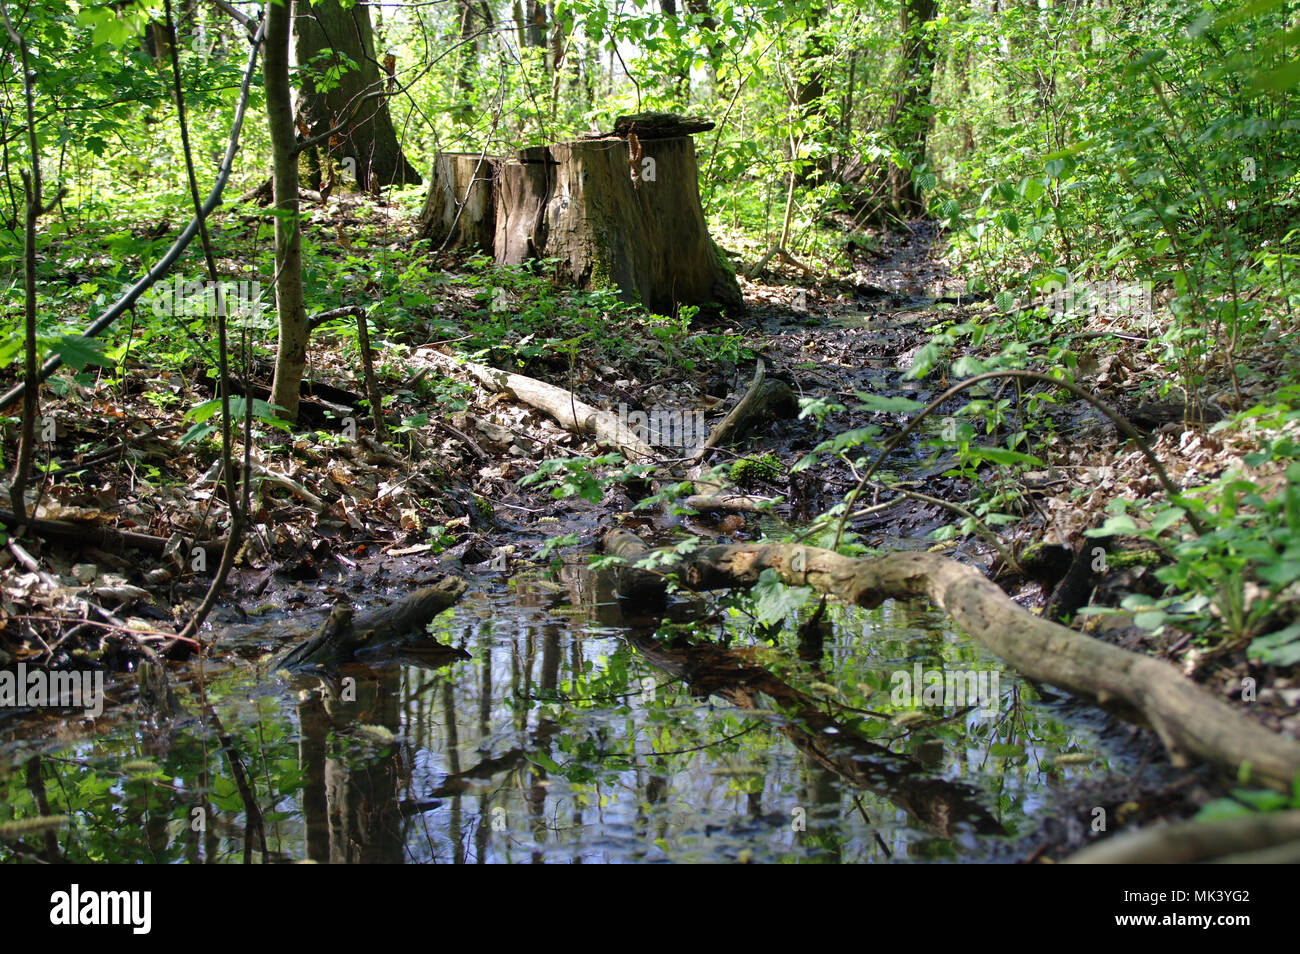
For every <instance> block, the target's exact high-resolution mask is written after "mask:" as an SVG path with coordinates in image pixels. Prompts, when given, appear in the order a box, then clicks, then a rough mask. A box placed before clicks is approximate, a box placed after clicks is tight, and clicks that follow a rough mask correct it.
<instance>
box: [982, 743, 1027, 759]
mask: <svg viewBox="0 0 1300 954" xmlns="http://www.w3.org/2000/svg"><path fill="white" fill-rule="evenodd" d="M1024 754H1025V750H1024V748H1023V747H1022V746H1019V745H1008V744H1007V743H1005V742H994V743H993V744H992V745H990V746H989V755H995V756H997V757H998V758H1002V759H1017V758H1020V756H1022V755H1024Z"/></svg>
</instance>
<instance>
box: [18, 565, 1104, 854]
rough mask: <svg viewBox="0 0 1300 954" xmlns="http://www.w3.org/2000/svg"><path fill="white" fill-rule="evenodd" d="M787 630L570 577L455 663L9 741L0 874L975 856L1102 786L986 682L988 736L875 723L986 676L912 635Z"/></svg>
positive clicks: (467, 631)
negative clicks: (237, 864)
mask: <svg viewBox="0 0 1300 954" xmlns="http://www.w3.org/2000/svg"><path fill="white" fill-rule="evenodd" d="M806 615H807V614H805V617H806ZM797 629H798V620H797V619H795V618H794V617H793V616H792V617H791V618H790V620H789V621H788V625H786V626H784V627H781V628H779V630H778V631H777V632H775V633H774V634H773V635H774V642H769V641H767V640H764V639H756V638H754V635H753V631H754V630H753V624H752V621H751V620H749V619H748V618H747V617H746V616H745V615H744V614H743V613H742V612H740V611H738V610H737V609H735V608H733V607H730V606H728V605H726V604H725V603H723V602H705V601H702V600H698V601H681V602H678V603H675V604H672V605H670V606H668V607H665V608H664V615H663V616H662V617H659V616H656V617H649V618H645V617H643V618H639V619H632V618H625V617H624V616H623V609H622V607H620V605H619V604H618V602H617V601H616V600H615V599H613V596H612V593H610V592H609V589H608V584H607V583H606V582H605V581H604V580H603V579H602V578H601V577H599V576H598V575H593V574H592V573H590V572H589V571H588V570H587V569H586V568H585V567H580V566H567V567H565V568H563V569H562V570H561V571H560V572H559V573H558V574H556V575H554V576H551V577H545V576H542V577H537V578H532V579H529V578H521V577H517V578H515V579H513V580H510V581H505V582H500V581H484V582H483V583H481V584H480V585H478V586H476V587H474V588H472V590H471V592H470V593H468V594H467V596H466V597H465V599H464V600H463V601H462V603H461V604H460V605H459V606H458V607H456V609H455V610H454V611H453V612H449V613H446V614H444V615H443V617H441V618H440V619H439V620H438V621H437V622H436V623H435V624H434V630H433V632H432V635H433V636H434V637H435V638H437V639H438V640H439V641H440V642H442V643H444V644H447V645H456V644H460V645H463V646H464V647H465V648H466V649H467V650H468V652H469V654H470V658H468V659H462V660H460V661H449V658H450V657H447V656H442V657H437V658H435V659H433V660H430V659H428V658H425V659H421V658H403V659H400V660H398V661H395V662H393V663H391V664H388V665H386V666H383V667H379V668H371V667H366V666H359V665H354V666H350V667H347V668H345V669H344V670H342V671H340V672H338V673H334V674H332V675H330V676H328V677H314V676H313V677H296V678H295V679H294V680H292V681H284V680H283V678H278V679H277V678H276V677H274V676H271V675H268V674H265V673H262V672H260V671H259V670H258V669H257V668H256V667H255V666H253V665H251V664H248V663H245V662H242V661H240V660H239V659H238V657H235V656H233V655H232V656H231V657H230V658H229V659H227V660H225V661H224V662H223V663H221V664H218V665H216V667H215V668H214V666H213V664H212V663H209V664H207V666H208V668H207V671H205V672H204V673H203V674H202V678H200V677H199V674H198V673H197V671H194V672H191V673H190V676H189V678H187V679H186V680H185V681H183V682H182V683H180V684H175V685H173V686H172V690H173V694H174V698H175V700H176V703H177V711H176V714H175V715H174V717H172V718H170V719H161V720H160V719H158V718H157V717H156V714H155V715H154V716H151V717H149V718H146V717H145V714H143V713H141V712H139V711H137V709H136V708H135V706H134V705H125V704H124V705H119V706H117V707H115V708H114V709H113V710H112V711H111V713H110V714H109V715H108V716H107V717H105V718H102V719H101V720H99V722H98V723H96V724H95V725H93V726H91V725H89V724H86V723H82V724H79V725H78V724H70V723H65V722H61V721H59V720H55V719H53V718H45V719H40V718H38V719H36V720H35V721H33V720H25V721H22V722H21V723H14V722H12V721H11V722H10V724H8V725H5V726H3V727H2V728H3V731H4V733H5V735H4V737H3V739H2V740H0V791H3V792H4V794H5V798H4V803H3V805H2V806H0V821H6V822H7V821H9V820H12V819H18V820H25V822H24V823H25V824H27V825H28V826H30V827H29V829H23V828H22V824H21V823H20V824H17V825H14V824H8V825H0V830H2V831H4V832H5V835H4V837H3V838H0V860H40V861H59V860H67V861H89V860H109V861H151V862H175V861H188V862H227V861H243V860H251V861H261V860H267V861H312V862H321V863H325V862H330V863H373V862H394V863H396V862H407V861H412V862H434V863H452V864H464V863H488V862H532V863H543V862H570V863H572V862H626V861H748V860H752V861H756V862H771V861H797V862H810V861H816V862H889V861H907V860H917V861H919V860H931V859H962V858H982V857H986V856H987V854H988V852H989V851H990V850H991V848H990V846H991V845H993V844H995V843H996V841H997V840H998V839H999V838H1002V837H1004V836H1005V835H1007V834H1014V833H1015V832H1016V831H1017V830H1018V829H1019V828H1020V827H1022V826H1023V824H1024V821H1025V819H1026V818H1027V817H1028V816H1032V815H1033V814H1035V813H1036V812H1039V811H1041V810H1042V809H1043V805H1044V801H1045V798H1046V796H1047V794H1048V792H1049V790H1050V788H1052V787H1053V786H1060V785H1065V784H1070V783H1072V782H1073V780H1075V779H1078V778H1082V777H1086V775H1087V774H1088V773H1090V772H1092V771H1097V770H1104V769H1105V767H1106V762H1105V759H1104V758H1102V757H1100V756H1098V758H1096V759H1094V760H1093V762H1092V763H1091V765H1089V764H1087V763H1077V764H1070V765H1068V766H1065V767H1061V766H1056V767H1053V766H1051V765H1048V764H1047V762H1046V758H1047V757H1048V756H1052V755H1057V754H1061V753H1067V752H1078V751H1085V752H1088V753H1095V752H1097V751H1098V750H1097V742H1096V740H1095V739H1094V738H1093V737H1092V736H1091V734H1090V733H1089V732H1088V731H1086V730H1084V729H1081V728H1078V727H1073V728H1067V727H1066V726H1064V725H1062V724H1061V722H1060V721H1059V720H1058V719H1057V718H1056V716H1055V713H1054V712H1053V711H1052V709H1051V707H1050V706H1047V705H1044V704H1043V703H1042V702H1040V701H1037V696H1036V694H1035V693H1034V692H1033V690H1032V689H1030V688H1029V687H1027V686H1025V685H1024V684H1023V683H1021V682H1020V681H1019V680H1017V679H1016V678H1014V677H1013V676H1012V675H1011V674H1010V673H1006V672H1003V673H1001V687H1002V697H1001V699H1000V700H999V702H998V705H997V707H996V711H997V717H996V721H994V722H990V721H989V720H987V719H984V718H982V717H981V716H980V715H979V714H978V713H977V712H975V711H973V707H969V706H968V707H965V708H947V709H939V710H927V711H926V712H924V713H923V714H922V716H920V717H916V720H915V721H912V722H907V723H906V724H901V723H900V721H899V720H898V718H897V717H898V715H899V710H898V708H897V707H895V706H894V705H893V704H892V703H891V700H890V673H891V672H893V671H896V670H899V669H911V668H912V666H913V664H914V663H916V662H920V663H922V664H923V665H924V666H925V667H927V668H929V667H945V666H946V667H949V668H952V667H963V668H968V669H969V668H980V667H989V666H996V665H997V663H996V662H995V661H994V660H993V659H991V658H990V657H987V656H985V655H984V654H983V653H982V651H981V650H979V649H978V647H975V646H974V645H973V644H971V643H970V641H969V640H966V639H963V638H960V637H958V636H956V635H954V634H953V633H951V632H950V631H949V630H947V629H946V628H945V626H944V623H943V620H942V618H941V617H939V616H937V615H936V614H934V613H932V612H930V611H928V610H925V609H920V608H917V607H914V606H908V605H903V604H897V603H890V604H886V605H885V606H884V607H881V608H880V609H877V610H872V611H858V610H848V609H844V608H836V607H833V606H832V607H830V608H829V609H828V610H827V614H826V625H825V626H824V627H822V628H821V630H820V631H816V632H814V631H810V630H807V629H805V631H804V632H803V633H802V636H801V634H800V633H799V632H798V631H797ZM819 644H820V645H819ZM117 692H118V695H119V698H120V699H121V700H122V701H123V702H125V701H126V700H128V699H130V698H132V697H133V696H134V692H133V688H132V686H131V685H128V684H123V685H121V686H118V687H117ZM909 718H910V717H909ZM42 816H44V817H53V816H64V818H65V821H64V824H63V825H62V826H61V827H41V826H40V825H38V824H37V823H35V822H33V821H32V819H36V818H39V817H42Z"/></svg>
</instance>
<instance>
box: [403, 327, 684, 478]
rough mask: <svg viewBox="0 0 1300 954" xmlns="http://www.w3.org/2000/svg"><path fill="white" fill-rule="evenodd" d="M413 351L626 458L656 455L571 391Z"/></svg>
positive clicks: (624, 427)
mask: <svg viewBox="0 0 1300 954" xmlns="http://www.w3.org/2000/svg"><path fill="white" fill-rule="evenodd" d="M417 354H418V355H419V356H421V357H423V358H425V359H427V360H429V361H431V362H433V363H434V364H435V365H437V367H438V368H439V369H440V370H442V371H450V372H452V373H455V374H458V375H460V376H465V377H469V378H471V379H473V380H474V381H476V382H478V383H479V384H480V385H482V386H483V387H485V388H487V389H488V390H489V391H493V392H500V393H505V394H509V395H511V396H512V397H514V398H515V399H516V400H518V401H522V402H523V403H525V404H527V405H528V406H529V407H535V408H537V409H538V410H539V411H545V412H546V413H547V414H549V415H550V416H551V417H553V418H554V419H555V420H556V421H557V422H559V424H560V426H561V427H563V428H564V429H565V430H567V431H570V432H571V433H574V434H586V435H590V436H594V437H595V438H596V439H597V440H599V441H603V442H605V443H606V444H609V445H611V446H613V447H614V448H616V449H617V450H618V451H620V452H621V453H622V454H623V455H624V456H625V457H627V458H628V459H630V460H638V461H653V460H656V459H657V458H658V455H657V454H656V453H655V451H654V449H653V448H652V447H650V446H649V445H648V444H646V443H644V442H643V441H641V440H640V439H639V438H638V437H637V436H636V434H635V433H633V432H632V431H631V430H630V429H629V428H628V427H627V425H626V424H624V423H623V422H622V421H620V420H619V418H618V415H616V414H613V413H611V412H610V411H602V410H601V409H600V408H596V407H592V406H591V405H590V404H587V403H585V402H583V401H580V400H578V398H577V397H576V396H575V395H574V394H573V393H572V392H571V391H566V390H565V389H564V388H561V387H556V386H555V385H554V384H547V383H546V382H545V381H538V380H537V379H536V378H530V377H526V376H525V375H522V374H512V373H510V372H508V371H498V370H497V369H496V368H490V367H488V366H487V365H483V364H474V363H473V362H471V361H465V362H459V361H456V360H455V359H453V358H449V357H448V356H447V355H445V354H442V353H441V352H439V351H434V350H432V349H428V348H426V349H422V350H420V351H419V352H417Z"/></svg>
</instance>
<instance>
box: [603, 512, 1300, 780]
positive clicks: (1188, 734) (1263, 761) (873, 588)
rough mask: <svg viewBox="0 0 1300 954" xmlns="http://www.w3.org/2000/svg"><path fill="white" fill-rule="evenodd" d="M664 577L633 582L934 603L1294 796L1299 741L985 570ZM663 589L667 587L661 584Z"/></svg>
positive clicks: (620, 535) (761, 554)
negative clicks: (777, 586) (1046, 608)
mask: <svg viewBox="0 0 1300 954" xmlns="http://www.w3.org/2000/svg"><path fill="white" fill-rule="evenodd" d="M605 549H606V551H607V552H609V553H613V554H615V555H622V556H625V557H632V558H639V557H644V556H645V555H646V549H647V548H646V547H645V544H644V543H643V542H642V541H641V540H640V539H639V538H638V537H637V536H636V535H635V534H633V533H631V532H630V531H627V530H613V531H611V532H610V533H609V534H607V535H606V537H605ZM655 556H656V562H655V569H656V572H657V573H658V574H660V576H658V577H655V576H654V575H653V574H646V573H644V571H641V572H640V574H639V575H637V576H628V577H627V579H628V581H629V590H630V592H631V593H633V594H635V595H642V594H646V593H648V592H651V591H653V589H654V588H655V587H656V586H658V587H662V586H663V585H664V578H665V575H667V574H675V575H676V576H677V578H678V579H679V580H680V581H681V583H682V584H683V585H684V586H686V587H688V588H691V589H696V590H703V589H725V588H730V587H736V586H741V587H748V586H752V585H753V584H755V583H756V582H758V577H759V574H760V573H762V571H763V570H765V569H771V570H773V571H775V573H776V574H777V577H778V578H779V579H780V580H781V581H782V582H783V583H786V584H789V585H792V586H810V587H812V588H813V589H815V590H817V591H818V592H820V593H824V594H827V595H830V596H835V597H837V598H839V599H841V600H843V601H844V602H846V603H849V604H852V605H855V606H863V607H867V608H872V607H876V606H879V605H880V604H881V603H883V602H884V601H885V600H887V599H915V598H918V597H928V598H929V599H930V600H931V601H932V602H933V603H935V604H936V605H937V606H939V607H940V608H941V609H943V610H944V611H945V612H946V613H947V614H948V615H949V616H951V617H952V618H953V619H954V620H955V621H956V622H957V623H958V624H960V625H961V626H962V627H963V628H964V629H965V630H966V632H967V633H969V634H970V635H971V636H972V637H973V638H975V639H976V640H978V641H979V642H980V643H982V644H983V645H984V646H986V647H987V648H988V649H990V650H991V651H993V652H994V653H996V654H997V655H998V656H1000V657H1001V658H1002V659H1004V660H1006V661H1007V662H1008V663H1009V664H1010V665H1011V666H1012V667H1014V668H1015V669H1017V670H1018V671H1019V672H1020V673H1022V674H1023V675H1025V676H1026V677H1028V678H1030V679H1034V680H1037V681H1040V682H1045V683H1050V684H1052V685H1054V686H1059V687H1060V688H1062V689H1065V690H1067V691H1069V692H1072V693H1075V694H1076V695H1079V696H1081V697H1083V698H1085V699H1089V700H1091V701H1094V702H1096V703H1098V704H1100V705H1102V706H1104V707H1106V708H1107V709H1110V710H1112V711H1114V712H1115V713H1116V714H1117V715H1120V716H1121V717H1123V718H1126V719H1129V720H1130V721H1134V722H1138V723H1140V724H1143V725H1147V726H1149V727H1150V728H1151V729H1152V730H1154V731H1155V733H1156V734H1157V735H1158V736H1159V737H1160V740H1161V742H1162V743H1163V744H1164V746H1165V748H1166V749H1167V750H1168V752H1169V755H1170V759H1171V760H1172V761H1173V763H1174V764H1175V765H1177V766H1185V765H1187V764H1189V762H1190V760H1192V759H1199V760H1201V761H1205V762H1209V763H1211V764H1214V765H1218V766H1220V767H1223V768H1226V769H1228V770H1230V771H1232V772H1234V773H1237V772H1240V771H1245V772H1246V773H1247V774H1248V775H1249V777H1250V779H1251V780H1252V781H1254V782H1258V783H1262V784H1266V785H1269V786H1271V787H1273V788H1277V789H1281V790H1283V791H1289V790H1290V786H1291V783H1292V780H1293V779H1294V778H1295V777H1296V776H1297V774H1300V742H1297V741H1296V740H1294V739H1290V738H1287V737H1285V736H1282V735H1279V734H1276V733H1274V732H1270V731H1269V730H1268V729H1266V728H1264V727H1263V726H1262V725H1260V724H1259V723H1258V722H1256V721H1255V720H1253V719H1251V718H1250V717H1249V716H1248V715H1245V714H1244V713H1242V712H1240V711H1238V710H1236V709H1233V708H1232V707H1231V706H1229V705H1227V704H1226V703H1224V702H1222V701H1221V700H1219V699H1218V698H1216V697H1215V696H1213V695H1211V694H1210V693H1209V692H1207V691H1206V690H1204V689H1202V688H1201V687H1200V686H1198V685H1196V684H1195V683H1193V682H1190V681H1188V680H1187V679H1185V678H1184V677H1183V676H1182V675H1181V673H1179V671H1178V670H1177V669H1176V668H1174V667H1173V666H1171V665H1170V664H1168V663H1165V662H1161V661H1160V660H1157V659H1152V658H1150V657H1148V656H1143V655H1139V654H1137V653H1131V652H1128V651H1126V650H1123V649H1120V648H1118V647H1116V646H1111V645H1109V644H1107V643H1103V642H1101V641H1100V640H1097V639H1093V638H1092V637H1091V636H1086V635H1084V634H1082V633H1077V632H1074V631H1073V630H1070V629H1067V628H1066V627H1064V626H1060V625H1058V624H1056V623H1052V622H1050V621H1048V620H1045V619H1042V618H1040V617H1038V616H1035V615H1034V614H1033V613H1030V612H1028V611H1027V610H1024V609H1022V608H1021V607H1020V606H1018V605H1017V604H1016V603H1015V602H1014V601H1012V600H1011V599H1010V598H1009V597H1007V595H1006V594H1005V593H1003V592H1002V590H1000V589H999V588H998V587H997V586H996V585H995V584H993V583H992V582H990V581H989V580H988V579H986V578H985V577H984V576H983V575H982V574H981V573H980V572H979V571H978V570H975V569H973V568H972V567H969V566H966V565H964V564H961V563H957V562H955V561H953V560H949V559H946V558H944V557H941V556H938V555H937V554H933V553H894V554H890V555H888V556H883V557H876V558H870V559H854V558H851V557H845V556H841V555H839V554H838V553H834V552H832V551H830V550H822V549H819V548H817V547H809V546H803V545H801V544H789V543H774V544H744V545H739V546H711V547H704V548H701V549H699V550H697V551H695V552H693V553H689V554H685V555H676V554H674V555H672V556H667V555H666V554H658V553H657V554H655ZM656 581H657V582H656ZM633 584H635V585H633Z"/></svg>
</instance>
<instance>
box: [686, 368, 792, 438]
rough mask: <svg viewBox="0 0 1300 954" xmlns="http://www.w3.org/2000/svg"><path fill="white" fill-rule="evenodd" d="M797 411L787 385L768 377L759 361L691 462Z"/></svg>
mask: <svg viewBox="0 0 1300 954" xmlns="http://www.w3.org/2000/svg"><path fill="white" fill-rule="evenodd" d="M798 408H799V402H798V401H796V400H795V396H794V392H793V391H792V390H790V385H788V384H786V383H785V382H784V381H780V380H777V379H776V378H768V377H767V376H766V369H765V367H764V365H763V359H762V358H759V359H758V363H757V364H756V365H755V367H754V379H753V380H752V381H751V382H750V384H749V389H748V390H747V391H745V395H744V397H742V398H741V399H740V401H739V402H737V404H736V406H735V407H733V408H732V409H731V411H730V413H728V414H727V416H726V417H724V418H723V419H722V420H721V421H719V422H718V425H717V426H716V427H714V428H713V430H712V431H711V432H710V433H709V437H708V439H707V440H706V441H705V442H704V446H703V447H702V448H700V450H699V453H697V454H696V455H695V461H696V462H698V461H700V460H702V459H703V458H704V454H705V452H706V451H708V450H709V449H710V448H713V447H719V446H721V445H723V444H727V443H730V442H731V441H733V440H735V439H736V438H738V437H740V436H742V435H744V434H745V433H746V432H748V431H749V430H750V429H751V428H753V427H754V426H756V425H758V424H760V423H763V422H764V421H768V420H773V419H775V418H778V417H792V416H794V414H795V413H796V412H797V411H798Z"/></svg>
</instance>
